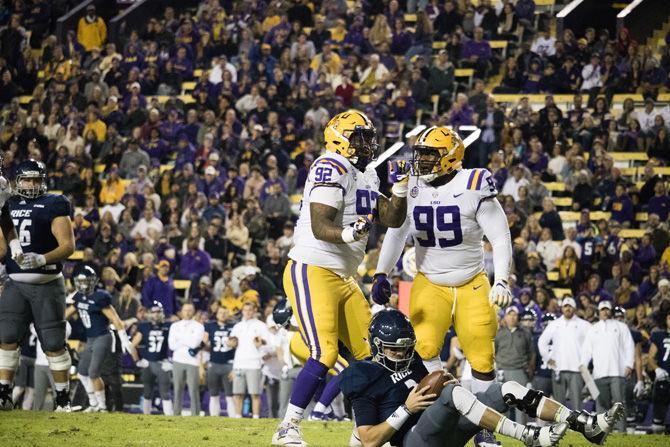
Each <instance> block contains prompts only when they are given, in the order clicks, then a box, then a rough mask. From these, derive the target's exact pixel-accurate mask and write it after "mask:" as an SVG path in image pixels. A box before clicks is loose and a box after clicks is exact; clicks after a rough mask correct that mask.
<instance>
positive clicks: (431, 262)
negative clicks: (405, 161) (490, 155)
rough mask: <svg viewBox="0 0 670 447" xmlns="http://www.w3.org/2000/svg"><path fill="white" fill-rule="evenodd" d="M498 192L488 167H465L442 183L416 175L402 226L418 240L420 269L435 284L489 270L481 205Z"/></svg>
mask: <svg viewBox="0 0 670 447" xmlns="http://www.w3.org/2000/svg"><path fill="white" fill-rule="evenodd" d="M497 194H498V191H497V189H496V186H495V182H494V180H493V177H492V176H491V173H490V172H489V171H488V170H486V169H461V170H459V171H458V172H457V173H456V175H455V176H454V178H453V179H451V181H450V182H448V183H447V184H445V185H442V186H439V187H437V188H435V187H433V186H431V185H429V184H428V183H426V182H424V181H422V180H421V179H419V178H418V177H415V176H412V177H411V178H410V183H409V194H408V197H407V219H406V220H405V224H404V225H403V226H404V227H405V230H406V231H408V233H409V235H410V236H411V237H412V239H413V240H414V247H415V250H416V268H417V271H419V272H421V273H423V274H424V275H426V276H427V277H428V279H429V280H430V281H431V282H433V283H435V284H439V285H444V286H451V287H456V286H459V285H462V284H465V283H467V282H468V281H470V280H471V279H472V278H473V277H474V276H475V275H476V274H478V273H479V272H481V271H482V270H484V249H483V237H484V230H483V229H482V226H481V225H480V222H479V221H478V220H477V210H478V209H479V206H480V204H481V202H482V200H484V199H488V198H492V197H495V196H496V195H497Z"/></svg>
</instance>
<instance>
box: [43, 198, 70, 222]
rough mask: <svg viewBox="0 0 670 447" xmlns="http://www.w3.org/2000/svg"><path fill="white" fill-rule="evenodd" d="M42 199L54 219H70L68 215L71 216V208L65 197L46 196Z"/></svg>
mask: <svg viewBox="0 0 670 447" xmlns="http://www.w3.org/2000/svg"><path fill="white" fill-rule="evenodd" d="M44 199H45V200H44V201H45V202H46V204H47V205H48V206H49V211H51V214H52V215H53V216H54V217H59V216H67V217H70V214H72V206H71V205H70V201H69V200H68V198H67V197H65V196H62V195H58V194H47V195H46V196H44Z"/></svg>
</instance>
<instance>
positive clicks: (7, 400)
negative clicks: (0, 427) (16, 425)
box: [0, 385, 14, 411]
mask: <svg viewBox="0 0 670 447" xmlns="http://www.w3.org/2000/svg"><path fill="white" fill-rule="evenodd" d="M13 409H14V402H13V401H12V389H11V387H10V386H9V385H0V411H3V410H4V411H9V410H13Z"/></svg>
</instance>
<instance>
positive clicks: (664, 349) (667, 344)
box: [650, 331, 670, 371]
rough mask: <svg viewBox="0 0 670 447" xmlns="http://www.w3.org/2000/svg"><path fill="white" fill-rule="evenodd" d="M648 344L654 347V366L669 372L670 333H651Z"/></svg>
mask: <svg viewBox="0 0 670 447" xmlns="http://www.w3.org/2000/svg"><path fill="white" fill-rule="evenodd" d="M650 342H651V343H653V344H655V345H656V349H657V351H656V364H657V365H658V366H659V368H663V369H664V370H666V371H670V332H669V331H657V332H652V334H651V340H650Z"/></svg>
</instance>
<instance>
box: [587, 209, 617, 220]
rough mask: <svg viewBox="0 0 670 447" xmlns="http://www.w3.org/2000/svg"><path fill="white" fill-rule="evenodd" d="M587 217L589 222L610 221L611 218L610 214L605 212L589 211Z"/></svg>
mask: <svg viewBox="0 0 670 447" xmlns="http://www.w3.org/2000/svg"><path fill="white" fill-rule="evenodd" d="M589 217H590V218H591V220H602V219H605V220H610V219H611V218H612V213H608V212H607V211H591V213H590V214H589Z"/></svg>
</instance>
